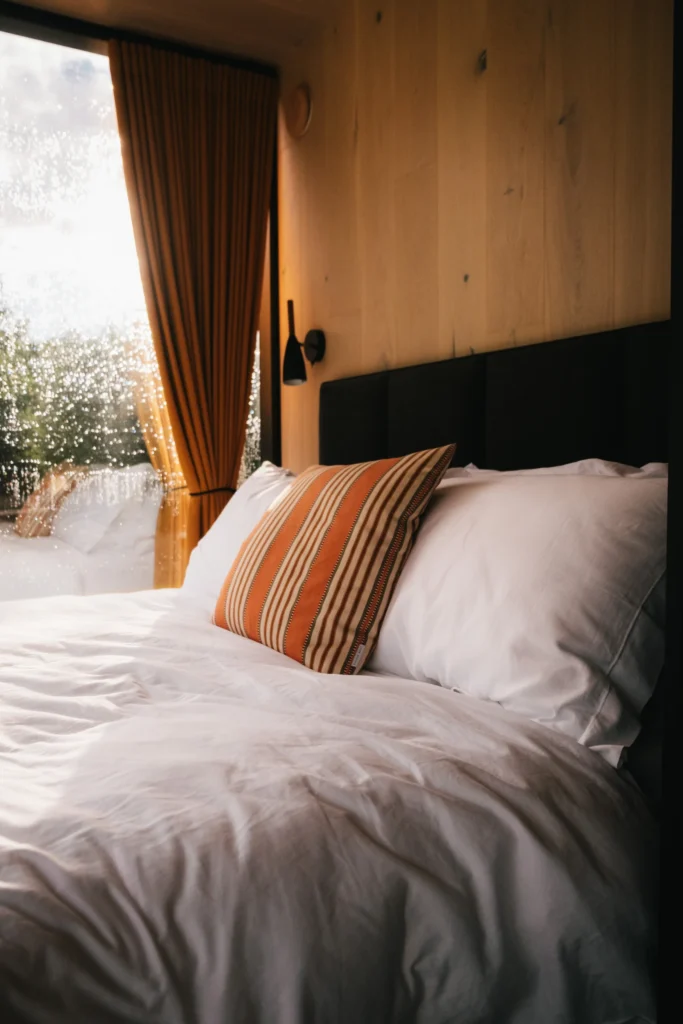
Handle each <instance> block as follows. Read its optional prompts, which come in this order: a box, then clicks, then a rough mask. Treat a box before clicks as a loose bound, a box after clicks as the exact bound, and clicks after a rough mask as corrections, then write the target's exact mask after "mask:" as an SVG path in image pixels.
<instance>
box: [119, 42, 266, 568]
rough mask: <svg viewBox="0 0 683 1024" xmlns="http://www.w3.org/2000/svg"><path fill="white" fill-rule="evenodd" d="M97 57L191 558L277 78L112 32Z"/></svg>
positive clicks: (259, 266)
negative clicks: (108, 87)
mask: <svg viewBox="0 0 683 1024" xmlns="http://www.w3.org/2000/svg"><path fill="white" fill-rule="evenodd" d="M109 58H110V65H111V74H112V80H113V83H114V97H115V102H116V114H117V119H118V124H119V132H120V135H121V146H122V152H123V164H124V170H125V175H126V184H127V188H128V196H129V200H130V207H131V214H132V219H133V228H134V232H135V241H136V247H137V252H138V258H139V261H140V270H141V274H142V282H143V287H144V292H145V300H146V305H147V312H148V316H149V321H150V327H151V330H152V337H153V339H154V347H155V350H156V355H157V360H158V364H159V373H160V376H161V381H162V385H163V391H164V396H165V399H166V404H167V408H168V416H169V421H170V426H171V431H172V435H173V438H174V440H175V445H176V448H177V452H178V459H179V462H180V467H181V469H182V473H183V476H184V478H185V481H186V483H187V487H188V491H187V494H188V499H187V500H188V503H189V509H188V516H187V541H186V551H187V553H188V554H189V551H191V549H192V548H193V547H194V545H195V544H196V543H197V541H198V540H199V539H200V537H201V536H202V535H203V534H204V533H205V532H206V531H207V530H208V528H209V527H210V526H211V524H212V523H213V521H214V520H215V519H216V517H217V516H218V515H219V513H220V512H221V510H222V508H223V506H224V505H225V503H226V501H227V500H228V499H229V497H230V494H231V492H232V490H233V489H234V488H235V487H236V485H237V478H238V474H239V470H240V460H241V455H242V448H243V445H244V435H245V429H246V419H247V408H248V401H249V384H250V376H251V367H252V361H253V354H254V344H255V338H256V329H257V323H258V312H259V305H260V296H261V281H262V274H263V262H264V260H263V257H264V250H265V240H266V225H267V219H268V207H269V196H270V185H271V176H272V169H273V155H274V153H273V150H274V141H275V126H276V117H277V98H278V85H277V81H276V79H275V78H273V77H270V76H269V75H267V74H265V73H264V74H262V73H259V72H258V71H251V70H245V69H241V68H234V67H231V66H229V65H227V64H224V63H220V62H217V61H212V60H210V59H208V58H207V59H203V58H198V57H188V56H185V55H184V54H180V53H176V52H174V51H171V50H167V49H164V48H162V47H158V46H155V45H153V44H146V43H132V42H124V41H121V40H112V41H111V42H110V44H109ZM182 571H184V565H183V567H182Z"/></svg>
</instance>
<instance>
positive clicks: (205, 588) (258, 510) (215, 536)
mask: <svg viewBox="0 0 683 1024" xmlns="http://www.w3.org/2000/svg"><path fill="white" fill-rule="evenodd" d="M293 479H294V474H293V473H291V472H290V471H289V470H288V469H281V468H280V467H279V466H274V465H273V463H272V462H264V463H262V465H261V466H259V468H258V469H257V470H256V471H255V472H254V473H252V474H251V476H250V477H248V478H247V479H246V480H245V481H244V483H243V484H242V486H241V487H238V489H237V491H236V492H235V494H233V496H232V498H231V499H230V501H229V502H228V504H227V505H226V506H225V508H224V509H223V511H222V512H221V514H220V515H219V517H218V519H217V520H216V522H215V523H214V524H213V526H212V527H211V529H210V530H209V531H208V532H207V533H206V534H205V536H204V537H202V539H201V540H200V542H199V544H197V546H196V548H195V549H194V551H193V552H192V554H191V555H190V561H189V563H188V566H187V571H186V573H185V580H184V582H183V587H182V589H183V590H184V591H186V592H188V593H191V594H192V595H193V596H195V597H196V598H199V599H200V600H201V602H202V604H204V605H205V606H206V607H207V608H208V609H210V610H211V611H213V608H214V605H215V604H216V601H217V600H218V595H219V593H220V589H221V587H222V586H223V582H224V580H225V577H226V576H227V574H228V571H229V569H230V566H231V565H232V563H233V562H234V561H235V558H236V557H237V553H238V551H239V549H240V547H241V545H242V542H243V541H244V540H246V538H247V537H248V536H249V534H250V533H251V531H252V530H253V528H254V527H255V526H256V524H257V523H258V521H259V519H260V518H261V516H262V515H263V514H264V513H265V512H266V511H267V510H268V509H269V508H270V506H271V505H272V504H273V502H274V501H275V500H276V498H279V497H280V495H281V494H282V493H283V492H284V491H285V490H287V489H288V488H289V487H290V486H291V483H292V480H293Z"/></svg>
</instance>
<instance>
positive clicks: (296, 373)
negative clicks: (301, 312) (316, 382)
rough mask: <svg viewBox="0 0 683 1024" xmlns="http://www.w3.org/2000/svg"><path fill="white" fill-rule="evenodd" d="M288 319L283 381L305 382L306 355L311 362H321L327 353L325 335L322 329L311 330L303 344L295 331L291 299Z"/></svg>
mask: <svg viewBox="0 0 683 1024" xmlns="http://www.w3.org/2000/svg"><path fill="white" fill-rule="evenodd" d="M287 319H288V321H289V337H288V338H287V347H286V348H285V358H284V362H283V364H282V383H283V384H305V383H306V364H305V362H304V356H306V358H307V359H308V361H309V363H319V362H320V360H321V359H322V358H323V356H324V355H325V335H324V334H323V332H322V331H309V332H308V334H307V335H306V337H305V339H304V343H303V345H302V344H301V342H300V341H299V340H298V338H297V336H296V334H295V333H294V303H293V302H292V300H291V299H288V300H287ZM302 350H303V351H302Z"/></svg>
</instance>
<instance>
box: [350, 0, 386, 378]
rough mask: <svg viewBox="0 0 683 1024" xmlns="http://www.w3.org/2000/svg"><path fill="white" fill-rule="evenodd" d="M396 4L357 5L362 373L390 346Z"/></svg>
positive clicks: (364, 0) (367, 1) (368, 0)
mask: <svg viewBox="0 0 683 1024" xmlns="http://www.w3.org/2000/svg"><path fill="white" fill-rule="evenodd" d="M393 8H394V4H393V0H384V2H383V3H382V4H381V12H380V14H381V17H379V18H378V4H377V0H358V19H357V33H358V36H357V38H358V130H357V163H356V174H357V181H358V210H357V220H358V225H357V232H358V252H359V265H360V295H361V310H362V318H361V332H362V336H361V338H360V339H359V350H358V353H357V356H358V366H359V367H360V368H361V369H362V372H366V373H369V372H370V371H372V370H377V369H381V368H383V367H386V366H388V365H390V363H391V360H392V358H393V354H394V349H395V344H394V337H395V335H394V329H395V327H394V314H395V309H394V280H395V273H396V270H395V256H396V237H395V220H394V209H395V200H394V179H395V166H394V147H395V138H394V136H395V106H394V91H393V88H392V80H393V65H394V9H393Z"/></svg>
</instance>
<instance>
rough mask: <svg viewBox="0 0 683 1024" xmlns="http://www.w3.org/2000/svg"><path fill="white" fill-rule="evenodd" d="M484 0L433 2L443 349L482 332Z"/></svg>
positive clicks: (471, 342)
mask: <svg viewBox="0 0 683 1024" xmlns="http://www.w3.org/2000/svg"><path fill="white" fill-rule="evenodd" d="M486 18H487V2H486V0H463V2H461V3H458V4H454V3H453V2H452V0H439V5H438V48H437V66H438V108H437V117H438V195H439V219H438V239H437V244H438V274H439V297H438V302H439V306H438V333H439V341H440V346H441V347H442V350H443V352H444V354H446V353H448V354H449V355H451V356H455V355H465V354H466V353H467V352H469V351H470V349H474V350H477V349H480V348H482V346H483V344H484V338H485V335H486V294H487V284H486V110H487V95H486V94H487V84H486V73H485V72H483V71H482V70H481V69H480V66H479V55H480V54H481V53H482V52H483V51H484V50H485V49H486V38H487V36H486V28H487V22H486Z"/></svg>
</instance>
